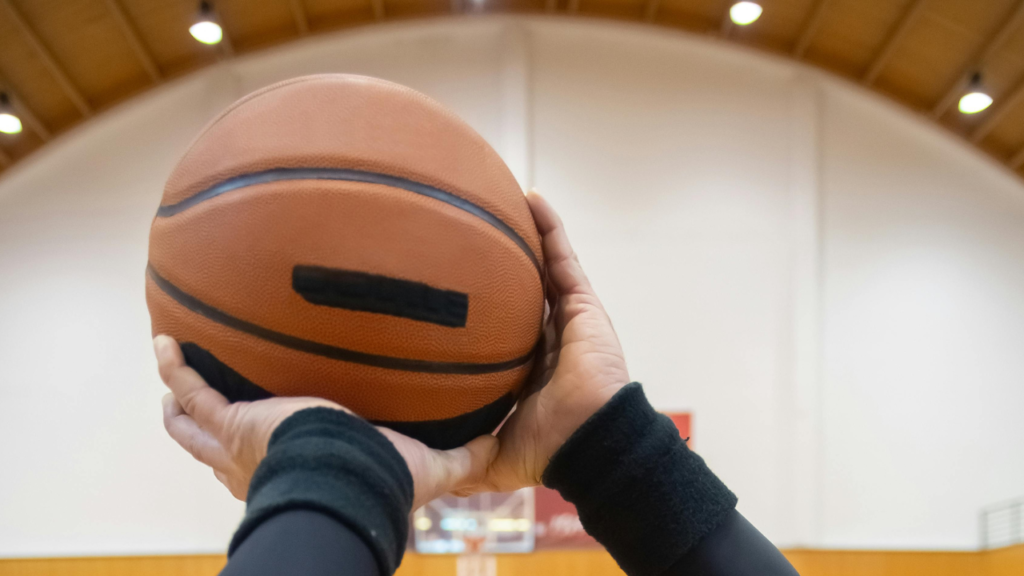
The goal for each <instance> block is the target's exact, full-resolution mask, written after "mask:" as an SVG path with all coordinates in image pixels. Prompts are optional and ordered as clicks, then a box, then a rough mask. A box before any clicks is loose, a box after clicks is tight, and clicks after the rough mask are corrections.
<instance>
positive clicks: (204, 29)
mask: <svg viewBox="0 0 1024 576" xmlns="http://www.w3.org/2000/svg"><path fill="white" fill-rule="evenodd" d="M188 31H189V32H190V33H191V34H192V37H193V38H195V39H196V40H198V41H200V42H202V43H203V44H219V43H220V41H221V40H223V39H224V30H223V29H222V28H221V27H220V24H218V23H217V15H216V14H214V13H213V7H211V6H210V3H209V2H205V1H204V2H200V3H199V16H198V17H197V18H196V23H195V24H193V25H192V26H191V27H189V29H188Z"/></svg>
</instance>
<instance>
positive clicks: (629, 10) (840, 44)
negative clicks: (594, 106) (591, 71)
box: [0, 0, 1024, 169]
mask: <svg viewBox="0 0 1024 576" xmlns="http://www.w3.org/2000/svg"><path fill="white" fill-rule="evenodd" d="M477 1H478V0H214V2H213V3H214V6H215V9H216V10H217V12H218V13H219V14H220V17H221V23H222V25H223V27H224V31H225V36H226V38H227V40H228V42H226V43H225V45H224V46H221V47H209V46H205V45H202V44H199V43H198V42H196V41H195V40H194V39H193V38H192V37H191V35H190V34H189V32H188V28H189V26H190V25H191V24H192V23H193V22H194V20H195V17H196V14H197V12H198V4H199V2H198V0H0V85H2V84H3V83H4V82H5V80H6V81H7V82H8V85H9V87H10V89H11V90H12V91H13V92H14V93H16V94H17V96H18V97H19V98H18V99H19V101H21V102H23V103H24V104H26V105H27V106H28V107H29V108H30V109H31V110H33V111H34V112H35V114H36V116H38V117H39V118H40V119H41V121H42V123H43V124H44V125H45V127H46V128H47V129H48V130H49V131H50V132H59V131H60V130H62V129H65V128H67V127H69V126H71V125H73V124H75V123H77V122H80V121H81V120H82V119H83V118H84V117H86V116H87V115H88V114H89V113H91V111H92V110H93V109H94V108H98V107H103V106H105V105H108V104H110V103H113V102H117V101H119V100H122V99H124V98H126V97H129V96H131V95H133V94H135V93H137V92H139V91H140V90H143V89H146V88H148V87H149V86H152V85H154V84H155V83H157V82H159V81H161V80H163V79H164V78H168V77H173V76H175V75H178V74H183V73H187V72H189V71H192V70H196V69H198V68H201V67H203V66H205V65H208V64H210V63H213V62H215V61H217V60H219V59H223V58H229V57H231V56H232V54H234V53H239V52H248V51H253V50H257V49H259V48H261V47H264V46H268V45H272V44H277V43H281V42H286V41H290V40H291V39H293V38H298V37H300V36H303V35H305V34H311V33H317V32H321V31H326V30H337V29H341V28H346V27H352V26H359V25H366V24H372V23H374V22H379V21H382V20H396V19H407V18H417V17H435V16H440V15H446V14H453V13H455V14H459V13H465V12H514V13H524V12H525V13H552V12H555V13H561V14H566V13H570V14H572V13H580V14H581V15H584V16H598V17H602V18H610V19H616V20H625V21H631V22H638V21H639V22H644V21H646V22H653V23H655V24H657V25H659V26H667V27H671V28H676V29H683V30H688V31H691V32H696V33H701V34H705V33H706V34H713V35H715V36H718V37H721V38H724V39H727V40H730V41H734V42H741V43H743V44H747V45H750V46H753V47H757V48H760V49H763V50H767V51H772V52H775V53H783V54H789V55H792V56H794V57H796V58H799V59H802V60H804V61H806V62H808V63H810V64H814V65H817V66H820V67H822V68H825V69H828V70H829V71H831V72H833V73H836V74H839V75H843V76H847V77H849V78H850V79H851V80H854V81H859V82H862V83H864V84H865V85H867V86H870V87H872V88H874V89H875V90H876V91H878V92H880V93H882V94H885V95H887V96H889V97H891V98H893V99H895V100H897V101H899V102H901V103H903V104H906V105H909V106H910V107H912V108H917V109H922V110H925V111H927V112H929V113H932V114H934V115H935V116H937V117H938V119H939V121H940V122H942V123H943V124H945V125H946V126H947V127H949V128H950V129H952V130H953V131H955V132H957V133H959V134H962V135H964V136H965V137H966V138H967V139H968V140H969V141H972V142H977V144H978V145H979V146H980V147H981V148H982V149H984V150H987V151H989V152H991V153H992V154H993V155H994V156H995V157H996V158H998V159H1000V160H1002V161H1005V162H1007V164H1008V165H1010V166H1011V167H1014V168H1015V169H1018V167H1019V166H1021V165H1024V0H762V5H763V6H764V9H765V11H764V14H763V15H762V17H761V18H760V19H759V20H758V21H757V22H756V23H754V24H752V25H751V26H748V27H738V26H734V25H732V24H731V23H729V21H728V17H729V16H728V12H729V7H730V6H731V4H732V0H483V3H482V4H478V3H476V2H477ZM4 3H10V4H11V5H13V6H14V7H15V13H14V14H15V16H18V15H20V16H19V17H14V16H12V14H11V13H9V12H7V11H5V9H3V6H4ZM20 22H21V23H23V24H24V25H22V24H20ZM26 27H27V28H28V29H30V30H31V36H29V35H27V34H26V33H25V28H26ZM32 38H36V39H37V41H33V40H32ZM995 39H998V40H999V41H998V42H995ZM992 46H995V47H994V48H993V47H992ZM979 62H983V65H982V66H981V68H982V71H983V73H984V79H985V84H986V86H987V87H988V88H989V92H990V93H991V94H992V95H993V96H994V97H995V99H996V101H995V104H994V105H993V106H992V108H991V109H990V110H988V111H986V112H983V113H981V114H978V115H975V116H964V115H962V114H959V113H957V112H956V111H955V110H956V108H955V100H956V98H957V95H958V94H959V93H960V91H961V90H962V83H963V79H964V77H965V76H966V75H967V74H968V73H969V72H970V70H971V69H972V68H974V67H978V66H979V65H978V63H979ZM64 69H66V71H64ZM1010 96H1014V97H1015V98H1011V97H1010ZM45 132H46V131H42V132H41V133H43V134H45ZM41 145H43V141H42V139H40V138H39V133H36V132H35V131H33V130H30V129H29V130H26V131H25V132H24V133H22V134H21V135H19V136H16V137H14V138H12V139H4V138H0V169H2V168H3V167H4V165H5V164H10V163H11V162H15V161H17V160H18V159H20V158H23V157H24V156H25V155H26V154H28V153H29V152H31V151H32V150H34V149H36V148H38V147H39V146H41ZM1019 169H1024V168H1019Z"/></svg>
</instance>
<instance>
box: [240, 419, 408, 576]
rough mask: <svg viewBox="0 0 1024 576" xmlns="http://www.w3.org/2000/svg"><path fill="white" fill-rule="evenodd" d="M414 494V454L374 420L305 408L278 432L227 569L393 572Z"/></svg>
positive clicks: (361, 575)
mask: <svg viewBox="0 0 1024 576" xmlns="http://www.w3.org/2000/svg"><path fill="white" fill-rule="evenodd" d="M412 497H413V484H412V476H411V475H410V474H409V469H408V468H407V467H406V464H405V460H404V459H403V458H402V456H401V454H399V453H398V451H397V450H395V447H394V446H393V445H392V444H391V442H390V441H389V440H388V439H387V438H386V437H384V435H383V434H381V433H380V432H378V431H377V429H376V428H374V427H373V426H372V425H371V424H369V423H368V422H366V421H364V420H362V419H360V418H358V417H356V416H352V415H350V414H347V413H345V412H342V411H340V410H332V409H330V408H309V409H306V410H300V411H299V412H296V413H295V414H293V415H292V416H290V417H289V418H287V419H286V420H285V421H284V422H282V423H281V425H280V426H278V427H277V430H275V431H274V433H273V435H271V437H270V442H269V443H268V445H267V456H266V457H265V458H264V459H263V461H262V462H261V463H260V465H259V467H258V468H257V469H256V472H255V474H253V477H252V481H251V482H250V484H249V494H248V497H247V498H246V502H247V504H246V511H245V518H244V519H243V520H242V524H241V526H239V528H238V531H237V532H235V535H234V537H233V538H232V539H231V545H230V547H229V548H228V565H227V567H226V568H225V569H224V571H223V572H222V574H225V575H233V574H246V575H251V576H271V575H274V576H277V575H285V574H310V575H317V576H319V575H321V574H323V575H328V574H330V575H338V576H342V575H344V576H371V575H374V576H376V575H378V574H381V575H385V576H389V575H391V574H393V573H394V571H395V569H396V568H397V567H398V564H399V563H400V562H401V561H402V554H403V553H404V552H405V542H406V537H407V534H408V530H409V512H410V511H411V509H412ZM338 559H341V560H342V561H341V562H340V563H339V562H338ZM297 566H304V567H308V568H303V569H301V570H300V569H298V568H297Z"/></svg>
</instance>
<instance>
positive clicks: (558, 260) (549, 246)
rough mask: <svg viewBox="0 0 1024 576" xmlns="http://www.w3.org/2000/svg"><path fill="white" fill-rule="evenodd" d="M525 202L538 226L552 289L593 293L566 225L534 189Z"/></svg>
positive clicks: (565, 291)
mask: <svg viewBox="0 0 1024 576" xmlns="http://www.w3.org/2000/svg"><path fill="white" fill-rule="evenodd" d="M526 201H527V202H528V203H529V204H530V211H531V212H532V213H533V220H534V222H536V223H537V231H538V232H540V235H541V243H542V246H543V248H544V261H545V266H546V267H547V272H548V280H549V281H550V283H551V286H552V287H553V288H554V289H555V290H556V291H557V292H558V293H559V294H575V293H584V294H592V293H593V289H592V288H591V287H590V280H588V279H587V275H586V274H585V273H584V272H583V267H581V266H580V263H579V260H577V258H576V253H575V252H573V249H572V245H571V244H570V243H569V237H568V236H567V235H566V233H565V226H564V225H563V224H562V219H561V218H560V217H559V216H558V214H557V213H556V212H555V209H554V208H552V207H551V204H549V203H548V201H547V200H545V199H544V197H543V196H541V195H540V194H538V193H537V191H536V190H530V192H529V193H527V195H526Z"/></svg>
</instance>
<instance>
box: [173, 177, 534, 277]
mask: <svg viewBox="0 0 1024 576" xmlns="http://www.w3.org/2000/svg"><path fill="white" fill-rule="evenodd" d="M287 180H341V181H346V182H366V183H369V184H382V185H384V186H390V187H392V188H400V189H402V190H407V191H409V192H413V193H416V194H420V195H423V196H428V197H430V198H433V199H435V200H440V201H441V202H444V203H445V204H449V205H451V206H455V207H456V208H458V209H460V210H464V211H466V212H469V213H470V214H472V215H474V216H476V217H477V218H480V219H481V220H483V221H484V222H487V223H488V224H490V225H491V226H494V227H495V228H497V229H498V230H499V231H500V232H501V233H502V234H504V235H505V236H508V237H509V238H510V239H511V240H512V241H513V242H515V243H516V245H517V246H519V248H521V249H522V250H523V252H524V253H525V254H526V255H527V256H528V257H529V258H530V261H531V262H533V266H534V268H536V269H537V272H538V273H539V272H540V262H538V261H537V255H536V254H534V253H533V250H532V249H530V246H529V244H527V243H526V240H523V238H522V236H520V235H519V233H518V232H516V231H515V230H513V229H512V227H511V226H509V225H508V224H506V223H505V222H504V221H502V220H501V218H498V217H497V216H495V215H494V214H491V213H490V212H488V211H487V210H485V209H483V208H481V207H480V206H477V205H476V204H473V203H472V202H470V201H469V200H466V199H465V198H460V197H459V196H456V195H455V194H452V193H450V192H445V191H444V190H441V189H440V188H435V187H433V186H429V185H427V184H423V183H421V182H416V181H413V180H408V179H406V178H399V177H398V176H391V175H389V174H380V173H378V172H366V171H364V170H350V169H347V168H273V169H270V170H264V171H262V172H253V173H251V174H242V175H241V176H235V177H233V178H228V179H227V180H224V181H223V182H220V183H218V184H214V185H213V186H211V187H209V188H207V189H206V190H203V191H202V192H198V193H196V194H194V195H192V196H189V197H188V198H185V199H184V200H182V201H181V202H178V203H176V204H168V205H166V206H160V208H158V209H157V211H156V215H157V218H166V217H168V216H174V215H175V214H178V213H179V212H184V211H185V210H188V209H189V208H191V207H193V206H195V205H196V204H200V203H202V202H205V201H206V200H209V199H210V198H216V197H217V196H220V195H221V194H224V193H226V192H231V191H232V190H238V189H239V188H245V187H248V186H254V185H256V184H266V183H267V182H281V181H287Z"/></svg>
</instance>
